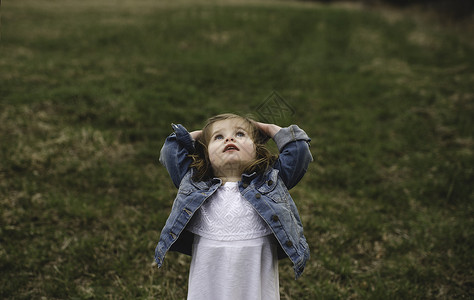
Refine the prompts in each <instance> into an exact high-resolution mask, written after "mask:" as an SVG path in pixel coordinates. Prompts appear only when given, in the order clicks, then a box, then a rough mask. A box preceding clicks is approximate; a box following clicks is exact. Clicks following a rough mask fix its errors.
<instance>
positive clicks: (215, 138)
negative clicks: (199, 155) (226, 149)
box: [214, 134, 224, 140]
mask: <svg viewBox="0 0 474 300" xmlns="http://www.w3.org/2000/svg"><path fill="white" fill-rule="evenodd" d="M223 138H224V136H222V134H218V135H216V136H215V137H214V140H222V139H223Z"/></svg>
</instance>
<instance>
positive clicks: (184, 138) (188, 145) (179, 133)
mask: <svg viewBox="0 0 474 300" xmlns="http://www.w3.org/2000/svg"><path fill="white" fill-rule="evenodd" d="M171 127H173V130H174V134H175V135H176V141H177V142H178V143H179V144H180V145H181V146H183V147H184V148H185V149H186V150H187V151H188V152H189V153H193V152H194V140H193V139H192V137H191V135H190V134H189V132H188V130H187V129H186V128H185V127H184V126H183V125H181V124H178V125H176V124H171Z"/></svg>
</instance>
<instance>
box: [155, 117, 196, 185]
mask: <svg viewBox="0 0 474 300" xmlns="http://www.w3.org/2000/svg"><path fill="white" fill-rule="evenodd" d="M171 126H172V127H173V130H174V132H173V133H172V134H170V135H169V136H168V137H167V138H166V140H165V143H164V145H163V147H162V148H161V151H160V163H161V164H162V165H163V166H165V168H166V170H167V171H168V173H169V175H170V177H171V180H172V181H173V183H174V185H175V186H176V187H179V184H180V183H181V179H183V177H184V175H185V174H186V172H187V171H188V169H189V166H190V164H191V162H192V159H191V158H190V157H188V154H191V153H193V152H194V140H193V139H192V138H191V135H190V134H189V132H188V131H187V130H186V128H184V126H183V125H180V124H178V125H175V124H172V125H171Z"/></svg>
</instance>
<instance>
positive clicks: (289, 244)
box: [285, 241, 293, 247]
mask: <svg viewBox="0 0 474 300" xmlns="http://www.w3.org/2000/svg"><path fill="white" fill-rule="evenodd" d="M285 245H286V246H287V247H293V242H292V241H287V242H286V243H285Z"/></svg>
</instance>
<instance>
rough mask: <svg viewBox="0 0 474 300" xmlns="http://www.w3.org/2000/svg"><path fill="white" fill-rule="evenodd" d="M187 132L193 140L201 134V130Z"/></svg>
mask: <svg viewBox="0 0 474 300" xmlns="http://www.w3.org/2000/svg"><path fill="white" fill-rule="evenodd" d="M189 134H190V135H191V138H192V139H193V140H195V141H197V140H198V139H199V138H200V137H201V135H202V130H196V131H192V132H190V133H189Z"/></svg>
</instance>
